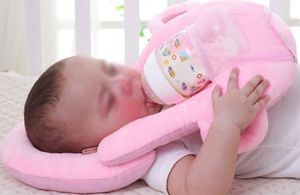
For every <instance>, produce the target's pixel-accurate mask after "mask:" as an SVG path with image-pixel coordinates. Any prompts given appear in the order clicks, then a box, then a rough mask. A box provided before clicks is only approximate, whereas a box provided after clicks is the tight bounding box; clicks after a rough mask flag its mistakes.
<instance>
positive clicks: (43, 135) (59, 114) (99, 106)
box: [24, 56, 161, 153]
mask: <svg viewBox="0 0 300 195" xmlns="http://www.w3.org/2000/svg"><path fill="white" fill-rule="evenodd" d="M160 109H161V106H160V105H158V104H155V103H149V102H148V103H147V102H146V100H145V96H144V94H143V93H142V90H141V82H140V75H139V73H138V72H137V71H135V70H134V69H131V68H128V67H125V66H122V65H119V64H113V63H108V62H106V61H104V60H98V59H94V58H91V57H85V56H74V57H70V58H67V59H64V60H61V61H59V62H56V63H55V64H54V65H52V66H51V67H50V68H48V70H46V71H45V72H44V73H43V74H42V75H41V76H40V78H39V79H38V80H37V81H36V83H35V84H34V86H33V87H32V89H31V91H30V93H29V95H28V98H27V101H26V104H25V111H24V117H25V126H26V130H27V135H28V138H29V139H30V141H31V143H32V144H33V145H34V146H35V147H36V148H37V149H39V150H41V151H45V152H55V153H56V152H58V153H60V152H81V151H82V150H83V149H84V148H89V147H91V146H97V145H98V144H99V142H100V141H101V140H102V138H103V137H105V136H107V135H109V134H111V133H112V132H114V131H115V130H117V129H119V128H120V127H122V126H124V125H125V124H126V123H128V122H130V121H133V120H135V119H137V118H140V117H144V116H147V115H149V114H154V113H156V112H158V111H160Z"/></svg>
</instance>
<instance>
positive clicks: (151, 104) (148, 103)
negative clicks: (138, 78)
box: [141, 86, 159, 108]
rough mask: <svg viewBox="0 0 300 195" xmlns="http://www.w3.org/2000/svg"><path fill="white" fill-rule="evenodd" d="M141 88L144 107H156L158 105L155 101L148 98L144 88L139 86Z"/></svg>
mask: <svg viewBox="0 0 300 195" xmlns="http://www.w3.org/2000/svg"><path fill="white" fill-rule="evenodd" d="M141 90H142V94H143V96H144V104H145V105H146V107H148V108H154V107H157V106H158V105H159V104H157V103H156V102H153V101H152V100H151V99H150V98H148V96H147V95H146V92H145V90H144V88H143V87H142V86H141Z"/></svg>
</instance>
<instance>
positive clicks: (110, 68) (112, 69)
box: [109, 65, 118, 76]
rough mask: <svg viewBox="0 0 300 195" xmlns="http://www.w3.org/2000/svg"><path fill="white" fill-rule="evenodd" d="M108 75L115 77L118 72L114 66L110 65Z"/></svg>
mask: <svg viewBox="0 0 300 195" xmlns="http://www.w3.org/2000/svg"><path fill="white" fill-rule="evenodd" d="M109 73H110V75H111V76H114V75H116V74H117V73H118V70H117V68H116V67H115V66H113V65H111V66H110V67H109Z"/></svg>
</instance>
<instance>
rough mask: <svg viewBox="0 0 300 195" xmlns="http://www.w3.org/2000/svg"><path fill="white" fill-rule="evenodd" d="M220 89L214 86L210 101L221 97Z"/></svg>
mask: <svg viewBox="0 0 300 195" xmlns="http://www.w3.org/2000/svg"><path fill="white" fill-rule="evenodd" d="M221 95H222V92H221V87H220V86H219V85H216V86H215V88H214V90H213V92H212V99H213V101H216V100H217V99H218V98H219V97H221Z"/></svg>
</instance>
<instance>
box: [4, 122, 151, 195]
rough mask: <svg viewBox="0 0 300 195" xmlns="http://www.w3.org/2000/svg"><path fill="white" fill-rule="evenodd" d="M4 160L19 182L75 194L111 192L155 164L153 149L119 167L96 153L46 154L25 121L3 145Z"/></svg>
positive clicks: (127, 183)
mask: <svg viewBox="0 0 300 195" xmlns="http://www.w3.org/2000/svg"><path fill="white" fill-rule="evenodd" d="M2 159H3V163H4V166H5V168H6V169H7V171H8V172H9V173H10V174H11V175H12V176H14V177H16V178H17V179H19V180H20V181H22V182H24V183H26V184H29V185H31V186H33V187H36V188H39V189H43V190H55V191H60V192H72V193H96V192H108V191H112V190H115V189H120V188H122V187H124V186H127V185H129V184H131V183H133V182H134V181H136V180H138V179H139V178H141V177H142V176H143V175H144V174H145V173H146V171H147V170H148V169H149V168H150V166H151V165H152V162H153V160H154V159H155V153H154V152H150V153H148V154H146V155H143V156H142V157H140V158H137V159H135V160H133V161H130V162H128V163H124V164H121V165H117V166H105V165H102V164H101V163H100V161H99V159H98V156H97V155H96V153H94V154H87V155H83V154H71V153H70V154H68V153H61V154H59V153H46V152H41V151H39V150H37V149H35V148H34V147H33V146H32V145H31V143H30V141H29V140H28V138H27V135H26V131H25V128H24V124H23V123H21V124H19V125H17V126H16V127H15V128H14V129H12V131H11V132H10V133H9V134H8V136H7V137H6V139H5V142H4V144H3V151H2Z"/></svg>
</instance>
